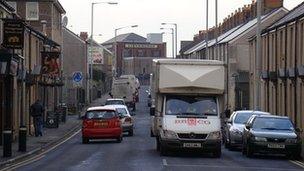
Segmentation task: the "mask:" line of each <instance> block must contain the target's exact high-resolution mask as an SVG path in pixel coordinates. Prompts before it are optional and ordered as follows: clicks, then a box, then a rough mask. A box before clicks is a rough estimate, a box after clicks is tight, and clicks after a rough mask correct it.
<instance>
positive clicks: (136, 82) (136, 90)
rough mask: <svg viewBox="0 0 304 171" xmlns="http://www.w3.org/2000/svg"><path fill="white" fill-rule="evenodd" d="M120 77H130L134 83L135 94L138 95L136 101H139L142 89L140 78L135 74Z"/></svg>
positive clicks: (130, 80)
mask: <svg viewBox="0 0 304 171" xmlns="http://www.w3.org/2000/svg"><path fill="white" fill-rule="evenodd" d="M119 78H123V79H128V80H129V82H130V83H131V84H132V87H133V88H134V89H133V91H134V94H135V97H136V102H138V101H139V89H140V83H139V80H138V78H136V77H135V75H121V76H120V77H119Z"/></svg>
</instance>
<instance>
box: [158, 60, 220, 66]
mask: <svg viewBox="0 0 304 171" xmlns="http://www.w3.org/2000/svg"><path fill="white" fill-rule="evenodd" d="M153 62H156V63H160V64H169V65H170V64H172V65H176V64H182V65H224V62H222V61H218V60H201V59H154V60H153Z"/></svg>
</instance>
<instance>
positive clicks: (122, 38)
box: [102, 33, 147, 44]
mask: <svg viewBox="0 0 304 171" xmlns="http://www.w3.org/2000/svg"><path fill="white" fill-rule="evenodd" d="M116 41H117V42H125V43H127V42H129V43H131V42H132V43H133V42H135V43H145V42H147V39H146V38H144V37H142V36H140V35H138V34H135V33H127V34H121V35H118V36H117V37H116ZM114 42H115V37H113V38H112V39H110V40H108V41H106V42H104V43H102V44H111V43H114Z"/></svg>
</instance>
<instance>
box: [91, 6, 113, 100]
mask: <svg viewBox="0 0 304 171" xmlns="http://www.w3.org/2000/svg"><path fill="white" fill-rule="evenodd" d="M97 4H108V5H117V4H118V3H117V2H93V3H92V6H91V8H92V9H91V41H90V51H91V54H90V57H91V60H90V62H91V68H90V81H91V82H90V84H89V86H88V87H89V88H90V90H89V92H90V91H91V93H90V102H92V88H93V35H94V5H97ZM88 62H89V61H88ZM88 66H89V65H88ZM89 92H88V93H89Z"/></svg>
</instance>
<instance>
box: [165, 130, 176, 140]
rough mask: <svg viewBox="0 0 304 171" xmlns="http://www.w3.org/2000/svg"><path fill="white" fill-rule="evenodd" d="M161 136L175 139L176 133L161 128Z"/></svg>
mask: <svg viewBox="0 0 304 171" xmlns="http://www.w3.org/2000/svg"><path fill="white" fill-rule="evenodd" d="M161 137H162V138H165V139H177V134H176V133H175V132H173V131H169V130H163V131H162V134H161Z"/></svg>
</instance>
